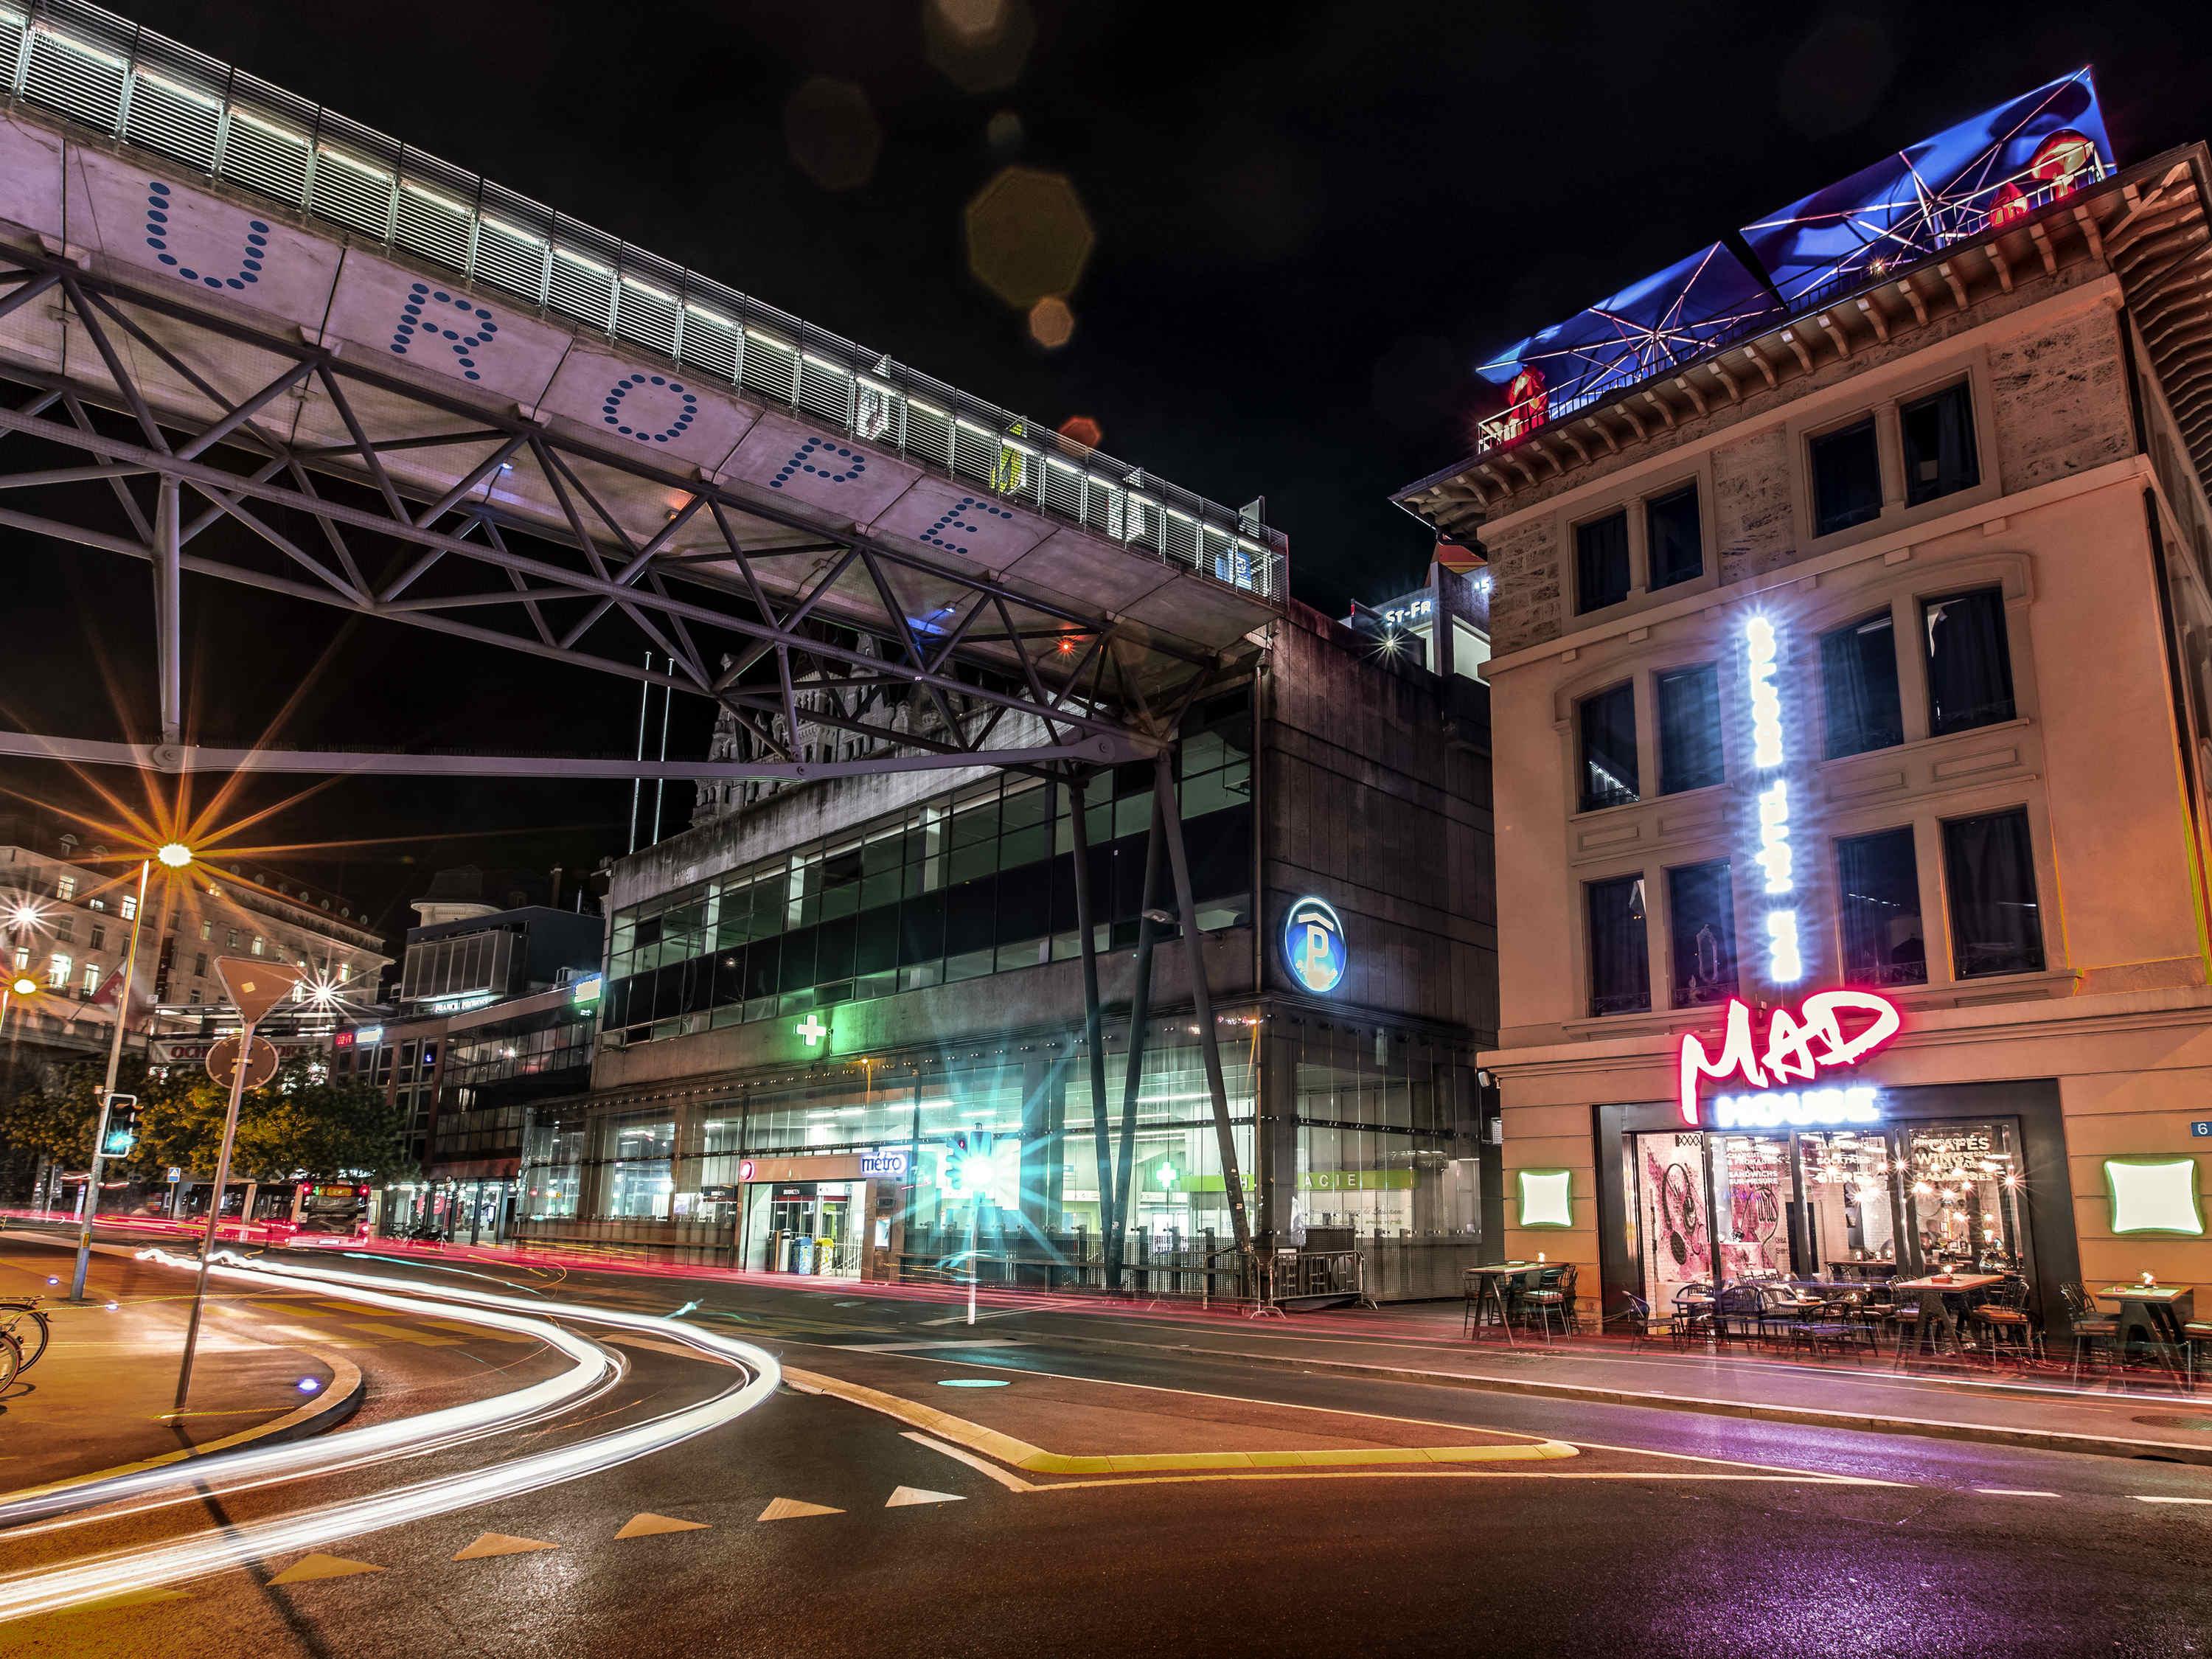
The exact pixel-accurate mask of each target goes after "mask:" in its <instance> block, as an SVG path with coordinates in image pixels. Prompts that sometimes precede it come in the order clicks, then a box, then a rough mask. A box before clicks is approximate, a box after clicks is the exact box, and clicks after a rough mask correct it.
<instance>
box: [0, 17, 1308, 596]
mask: <svg viewBox="0 0 2212 1659" xmlns="http://www.w3.org/2000/svg"><path fill="white" fill-rule="evenodd" d="M0 70H4V71H5V72H6V75H7V83H6V90H7V94H8V95H9V96H10V97H12V98H15V99H20V100H24V101H26V102H27V103H29V104H31V105H33V106H37V107H40V108H41V109H46V110H50V111H53V112H58V113H59V114H62V115H64V116H66V117H69V118H71V119H73V120H76V121H78V122H81V123H82V124H84V125H87V126H89V127H91V128H94V129H95V130H96V131H100V132H101V133H103V134H105V135H106V136H107V137H110V138H112V139H114V140H117V141H118V142H120V143H127V144H135V145H139V146H142V147H143V148H145V149H149V150H152V151H154V152H155V153H157V154H159V155H162V156H165V157H167V158H169V159H171V160H173V161H180V162H183V163H184V164H185V165H186V166H188V167H192V168H194V169H196V170H197V171H198V172H200V173H204V174H207V175H208V176H210V177H212V178H216V179H222V180H223V181H225V182H226V183H228V184H232V185H242V186H244V187H245V188H246V189H248V190H252V191H258V192H259V193H261V194H263V195H265V196H269V197H274V198H275V199H276V200H278V201H280V202H283V204H285V205H286V206H288V207H289V208H291V209H293V210H296V211H298V212H301V213H303V214H306V215H307V216H309V217H311V218H314V219H319V220H323V221H325V222H327V223H329V224H331V225H334V226H337V227H338V228H341V229H343V230H344V231H346V232H348V233H350V234H352V235H354V236H356V237H367V238H368V239H370V240H374V241H375V242H378V243H380V244H383V245H386V246H390V247H392V248H396V249H398V250H400V251H402V252H405V253H408V254H410V255H411V256H413V257H414V258H417V259H420V260H422V261H425V262H426V263H428V264H432V265H436V266H441V267H443V268H445V269H446V270H452V271H454V272H456V273H458V274H459V275H460V276H464V277H465V278H466V279H468V280H469V281H471V282H473V283H482V284H483V285H485V286H487V287H490V288H496V289H501V290H502V291H504V292H506V293H507V294H510V295H514V296H515V297H517V298H519V299H520V300H522V301H526V303H528V304H530V305H532V306H536V307H541V308H543V309H544V310H547V311H551V312H555V313H559V314H560V315H562V316H563V317H566V318H568V319H570V320H572V321H574V322H576V323H579V324H581V325H584V326H585V327H586V328H589V329H592V330H593V331H598V332H600V333H604V334H606V335H608V336H610V337H614V338H617V339H621V340H625V341H628V342H629V343H632V344H635V345H639V346H642V347H644V348H645V349H647V350H649V351H653V352H657V353H659V354H660V355H661V356H665V357H667V358H669V359H671V360H672V361H673V362H678V363H681V364H683V365H684V367H685V368H686V369H687V370H689V371H690V372H691V373H692V374H696V375H699V376H701V377H702V378H704V377H707V376H712V377H713V378H714V379H716V380H720V381H721V382H722V383H724V384H725V385H728V386H732V387H734V388H736V389H737V390H738V391H739V392H743V393H744V395H745V396H747V397H749V398H753V399H754V400H756V401H763V402H767V403H771V404H781V405H783V406H785V407H787V408H790V409H794V410H802V411H804V412H805V413H806V414H808V415H811V416H813V417H814V418H816V419H817V420H820V421H823V422H828V423H829V424H830V425H832V426H834V427H836V428H838V429H839V430H841V431H842V432H844V433H846V434H848V435H850V436H852V437H854V438H855V439H857V440H859V441H861V442H864V443H867V444H871V445H873V446H876V447H879V448H884V449H889V450H891V451H894V452H896V453H899V454H901V455H902V456H904V457H906V458H907V459H908V460H909V461H912V462H914V463H915V464H916V465H922V466H927V467H928V468H930V469H932V470H933V471H939V472H942V473H945V475H947V476H949V477H957V478H961V479H964V480H965V481H967V482H968V483H974V484H977V485H980V486H981V487H982V488H984V489H989V490H992V491H994V492H995V493H996V494H998V495H1000V496H1001V497H1004V498H1006V499H1010V500H1014V501H1020V502H1022V503H1023V504H1024V505H1026V506H1029V507H1032V508H1035V509H1036V511H1038V512H1040V513H1044V514H1046V515H1048V516H1049V517H1052V518H1054V519H1059V520H1065V521H1066V522H1069V523H1072V524H1075V525H1079V526H1082V527H1083V528H1085V529H1086V530H1088V531H1090V532H1092V533H1093V534H1095V535H1097V536H1100V537H1103V538H1107V539H1109V540H1111V541H1115V542H1119V543H1121V544H1124V545H1126V546H1128V547H1131V548H1135V549H1140V550H1144V551H1146V552H1148V553H1150V554H1152V556H1155V557H1157V558H1158V559H1159V560H1160V561H1161V562H1163V563H1165V564H1169V565H1171V566H1174V567H1176V568H1181V569H1184V570H1188V571H1191V572H1193V573H1194V574H1198V575H1200V576H1201V577H1204V578H1206V579H1207V580H1214V581H1218V582H1222V583H1224V584H1225V585H1227V586H1233V587H1237V588H1239V589H1242V590H1243V591H1246V592H1251V593H1254V594H1255V595H1257V596H1259V597H1260V598H1261V599H1268V600H1272V601H1273V602H1275V603H1277V604H1280V603H1281V602H1282V600H1283V599H1285V596H1286V593H1287V591H1288V583H1287V574H1288V573H1287V570H1286V568H1285V550H1286V547H1287V543H1286V541H1285V538H1284V537H1283V535H1282V533H1281V532H1279V531H1273V530H1270V529H1268V528H1267V526H1264V525H1262V524H1261V523H1260V522H1258V520H1256V519H1255V518H1253V517H1250V516H1248V515H1246V514H1244V513H1239V512H1237V511H1234V510H1232V509H1231V508H1229V507H1223V506H1221V505H1220V504H1219V503H1218V502H1214V501H1207V500H1206V499H1205V498H1204V497H1202V496H1200V495H1194V494H1193V493H1192V492H1190V491H1189V490H1187V489H1180V488H1178V487H1177V486H1176V485H1174V484H1170V483H1165V482H1164V481H1163V480H1160V479H1158V478H1154V477H1150V476H1148V475H1146V473H1144V472H1143V471H1140V470H1139V469H1137V468H1134V467H1132V466H1129V465H1127V464H1126V463H1124V462H1121V461H1116V460H1115V459H1111V458H1110V457H1109V456H1106V455H1104V454H1102V453H1099V452H1098V451H1097V450H1094V449H1091V447H1089V446H1087V445H1085V444H1081V443H1078V442H1076V441H1073V440H1072V439H1069V438H1066V437H1064V436H1062V435H1060V433H1058V432H1056V431H1054V429H1053V428H1050V427H1048V426H1045V427H1040V426H1038V425H1036V423H1035V422H1030V421H1027V420H1024V419H1023V418H1022V417H1021V416H1017V415H1013V414H1011V413H1009V412H1008V411H1006V410H1002V409H999V408H997V407H995V406H994V405H992V404H986V403H983V402H981V400H979V399H977V398H971V397H969V396H968V395H967V394H966V393H964V392H959V391H957V390H955V389H954V388H953V387H951V386H947V385H945V383H944V382H943V381H941V380H935V379H933V378H932V377H931V376H929V375H927V374H921V373H919V372H918V371H916V370H914V369H911V368H906V367H905V366H904V365H902V364H899V363H896V362H892V361H891V360H890V358H889V357H888V356H884V355H882V354H880V353H877V352H872V351H869V350H866V349H864V348H863V347H860V346H859V345H856V344H854V343H853V342H851V341H849V340H846V339H843V338H841V337H838V336H836V335H834V334H829V333H827V332H825V331H823V330H821V329H818V328H816V327H814V326H813V325H811V324H809V323H807V322H805V321H803V320H801V319H799V318H797V317H794V316H793V315H792V314H791V313H789V312H787V311H783V310H781V309H779V308H778V307H775V306H771V305H769V304H767V303H765V302H764V301H760V300H757V299H754V298H752V297H751V296H750V295H745V294H742V293H740V292H738V290H737V289H733V288H729V287H726V286H725V285H724V284H722V283H717V282H715V281H714V279H712V278H711V277H708V276H702V275H700V274H699V273H698V272H696V271H693V270H686V269H684V267H682V266H680V265H677V264H672V263H671V262H670V261H668V260H665V259H663V258H659V256H657V255H655V254H653V253H650V252H647V251H646V250H645V249H643V248H640V247H635V246H632V245H631V244H629V243H628V242H624V241H623V240H620V239H619V238H617V237H613V236H610V235H608V234H606V233H605V232H604V231H600V230H596V229H594V228H592V227H591V226H589V225H586V224H583V223H581V222H579V221H577V220H574V219H572V218H569V217H568V216H566V215H563V214H561V213H558V212H556V211H555V210H552V209H550V208H548V207H546V206H544V204H541V203H538V202H535V201H532V199H531V198H529V197H526V196H523V195H520V194H519V193H518V192H516V191H511V190H508V189H507V188H505V187H504V186H502V185H497V184H495V183H493V182H492V181H491V180H490V179H486V178H483V176H482V175H481V174H478V173H470V172H468V171H467V170H465V169H464V168H461V167H454V166H453V165H452V164H451V163H450V162H447V161H441V160H439V159H438V158H437V157H436V156H435V155H428V154H426V153H425V152H424V151H422V150H420V149H416V148H415V147H413V146H412V145H410V144H406V143H401V142H400V141H399V140H398V139H396V138H392V137H389V136H388V135H386V134H385V133H381V132H379V131H376V130H375V129H374V128H373V127H369V126H365V125H362V123H361V122H358V121H355V120H352V119H349V118H347V117H345V116H343V115H340V114H338V113H337V112H334V111H332V110H330V109H327V108H325V107H324V106H321V105H319V104H316V103H313V102H311V101H309V100H306V99H303V98H301V97H300V96H298V95H297V94H294V93H290V92H288V91H286V90H285V89H284V88H282V87H279V86H276V85H275V84H273V83H272V82H268V81H264V80H262V79H261V78H260V77H259V76H254V75H251V74H248V73H247V72H246V71H245V70H240V69H238V68H236V67H234V65H232V64H226V63H223V62H222V61H221V60H220V59H218V58H211V57H210V56H208V55H207V54H206V53H204V52H197V51H195V50H193V49H192V48H191V47H190V46H185V45H183V44H182V43H181V42H179V41H176V40H171V39H169V38H168V37H167V36H166V35H163V34H160V33H156V32H155V31H154V30H152V29H147V28H142V27H139V26H138V25H137V24H135V23H133V22H131V21H130V20H128V19H127V18H125V17H122V16H119V15H117V14H116V13H114V12H112V11H109V10H107V9H105V8H104V7H100V6H95V5H91V4H88V3H85V0H30V3H28V4H27V5H25V4H22V3H20V0H18V3H15V4H12V5H11V4H6V3H0Z"/></svg>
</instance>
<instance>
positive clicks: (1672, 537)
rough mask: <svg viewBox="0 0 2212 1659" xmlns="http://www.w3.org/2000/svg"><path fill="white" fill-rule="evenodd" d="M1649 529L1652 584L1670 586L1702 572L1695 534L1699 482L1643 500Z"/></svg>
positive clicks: (1701, 554)
mask: <svg viewBox="0 0 2212 1659" xmlns="http://www.w3.org/2000/svg"><path fill="white" fill-rule="evenodd" d="M1644 529H1645V530H1646V531H1647V532H1649V540H1650V549H1649V552H1650V561H1651V586H1653V587H1654V588H1661V587H1672V586H1674V584H1675V583H1676V582H1686V581H1688V580H1691V579H1692V577H1694V576H1697V575H1699V574H1701V573H1702V572H1703V571H1704V569H1705V546H1704V544H1703V543H1702V542H1701V541H1700V540H1699V536H1698V486H1697V485H1696V484H1694V483H1688V484H1685V485H1683V486H1682V488H1681V489H1677V490H1674V491H1673V492H1671V493H1669V494H1668V495H1655V496H1654V497H1652V499H1651V500H1650V501H1646V502H1645V503H1644Z"/></svg>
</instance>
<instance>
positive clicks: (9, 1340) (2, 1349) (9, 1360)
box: [0, 1334, 23, 1394]
mask: <svg viewBox="0 0 2212 1659" xmlns="http://www.w3.org/2000/svg"><path fill="white" fill-rule="evenodd" d="M22 1369H23V1351H22V1349H21V1348H20V1347H19V1346H16V1343H15V1338H14V1337H12V1336H9V1335H6V1334H0V1394H5V1393H6V1392H7V1391H8V1390H9V1389H11V1388H13V1387H14V1386H15V1376H16V1374H17V1373H18V1372H20V1371H21V1370H22Z"/></svg>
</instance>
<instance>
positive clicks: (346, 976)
mask: <svg viewBox="0 0 2212 1659" xmlns="http://www.w3.org/2000/svg"><path fill="white" fill-rule="evenodd" d="M352 980H353V963H349V962H342V963H338V983H339V984H341V985H346V984H350V983H351V982H352Z"/></svg>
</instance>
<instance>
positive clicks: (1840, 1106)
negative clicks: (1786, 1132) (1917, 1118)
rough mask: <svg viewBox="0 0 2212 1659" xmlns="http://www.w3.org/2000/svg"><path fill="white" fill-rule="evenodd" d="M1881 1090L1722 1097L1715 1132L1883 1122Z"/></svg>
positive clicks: (1856, 1086)
mask: <svg viewBox="0 0 2212 1659" xmlns="http://www.w3.org/2000/svg"><path fill="white" fill-rule="evenodd" d="M1879 1122H1881V1090H1879V1089H1877V1088H1875V1087H1874V1086H1873V1085H1871V1084H1863V1083H1860V1084H1853V1085H1851V1086H1850V1088H1848V1089H1833V1088H1831V1089H1770V1090H1768V1091H1766V1092H1765V1093H1764V1094H1757V1095H1721V1096H1719V1097H1717V1098H1715V1100H1714V1101H1713V1127H1715V1128H1716V1129H1832V1128H1842V1127H1849V1126H1850V1125H1852V1124H1855V1123H1879Z"/></svg>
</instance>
